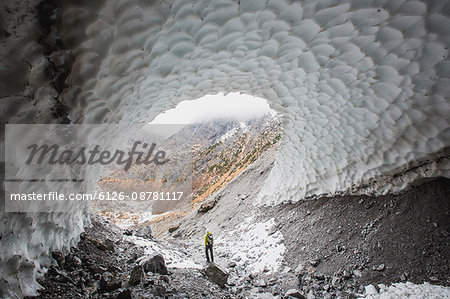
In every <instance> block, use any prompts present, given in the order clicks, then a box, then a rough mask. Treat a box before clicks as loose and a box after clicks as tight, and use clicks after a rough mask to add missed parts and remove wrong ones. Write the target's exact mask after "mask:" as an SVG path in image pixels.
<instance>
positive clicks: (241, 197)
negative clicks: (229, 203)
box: [237, 194, 249, 200]
mask: <svg viewBox="0 0 450 299" xmlns="http://www.w3.org/2000/svg"><path fill="white" fill-rule="evenodd" d="M248 196H249V195H248V194H238V196H237V197H238V199H240V200H245V199H246V198H247V197H248Z"/></svg>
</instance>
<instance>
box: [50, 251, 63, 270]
mask: <svg viewBox="0 0 450 299" xmlns="http://www.w3.org/2000/svg"><path fill="white" fill-rule="evenodd" d="M52 258H54V259H55V260H56V262H57V263H58V266H60V267H62V265H63V264H64V255H63V254H62V252H61V251H52Z"/></svg>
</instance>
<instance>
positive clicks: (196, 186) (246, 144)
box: [94, 113, 281, 221]
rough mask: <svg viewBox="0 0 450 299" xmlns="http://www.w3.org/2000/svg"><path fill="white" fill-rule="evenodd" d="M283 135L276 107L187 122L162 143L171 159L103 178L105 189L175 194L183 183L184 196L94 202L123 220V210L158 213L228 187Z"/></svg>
mask: <svg viewBox="0 0 450 299" xmlns="http://www.w3.org/2000/svg"><path fill="white" fill-rule="evenodd" d="M280 138H281V122H280V119H279V118H278V117H277V115H276V114H274V113H268V114H266V115H265V116H263V117H261V118H256V119H252V120H248V121H245V122H241V121H238V120H233V119H217V120H213V121H208V122H203V123H196V124H192V125H187V126H185V127H183V128H181V129H180V130H179V131H178V132H177V133H176V134H174V135H172V136H171V137H169V138H167V139H166V140H165V141H164V142H163V144H162V145H161V147H162V148H164V149H168V152H169V153H168V157H169V158H170V161H169V162H168V163H167V164H165V165H162V166H155V165H154V164H150V165H145V164H134V165H132V166H131V168H130V169H129V170H128V171H124V170H122V169H118V170H115V171H113V172H111V173H109V174H108V175H106V176H104V178H102V179H101V180H100V181H99V182H98V185H99V186H100V187H101V189H102V190H103V191H109V192H113V191H116V192H124V193H125V194H132V193H133V192H141V191H148V190H164V193H167V192H169V193H170V194H172V193H171V192H172V191H175V190H177V191H178V190H181V189H182V190H184V191H185V194H184V196H183V198H182V200H157V201H154V200H149V201H145V202H126V201H125V202H117V201H116V202H112V203H104V202H102V203H101V205H100V204H98V203H94V207H95V208H96V209H97V210H99V213H101V214H103V215H104V216H107V217H108V218H109V219H110V220H112V221H120V220H119V219H116V218H117V217H119V218H127V217H128V216H127V215H123V213H125V214H127V213H128V212H142V211H143V210H144V211H147V212H149V211H151V212H152V214H159V213H163V212H167V211H170V210H173V209H175V208H177V207H180V206H182V205H190V204H192V203H197V202H201V201H203V200H204V199H205V198H207V197H208V196H209V195H211V194H212V193H214V192H216V191H218V190H220V189H221V188H223V187H224V186H225V185H226V184H227V183H228V182H229V181H231V180H232V179H233V178H235V177H236V176H237V175H239V174H240V173H241V172H242V171H243V170H244V169H245V168H246V167H247V166H248V165H249V164H251V163H253V162H254V161H255V160H256V159H258V157H259V156H260V155H261V154H262V153H263V152H264V151H266V150H267V149H268V148H270V147H272V146H273V145H274V144H276V143H277V142H278V141H279V140H280ZM186 194H188V196H186ZM118 214H120V215H119V216H118Z"/></svg>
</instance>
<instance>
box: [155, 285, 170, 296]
mask: <svg viewBox="0 0 450 299" xmlns="http://www.w3.org/2000/svg"><path fill="white" fill-rule="evenodd" d="M166 293H167V290H166V288H165V287H164V286H163V285H161V284H157V285H155V286H154V287H153V294H154V295H156V296H159V297H164V295H166Z"/></svg>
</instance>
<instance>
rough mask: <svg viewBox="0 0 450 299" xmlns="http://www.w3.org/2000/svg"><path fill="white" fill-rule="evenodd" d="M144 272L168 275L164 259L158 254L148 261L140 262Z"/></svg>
mask: <svg viewBox="0 0 450 299" xmlns="http://www.w3.org/2000/svg"><path fill="white" fill-rule="evenodd" d="M141 265H142V267H143V268H144V271H145V272H149V271H150V272H153V273H159V274H168V273H169V272H168V271H167V266H166V262H165V261H164V257H163V256H162V255H160V254H155V255H153V256H151V257H150V258H148V259H145V260H143V261H142V262H141Z"/></svg>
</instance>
